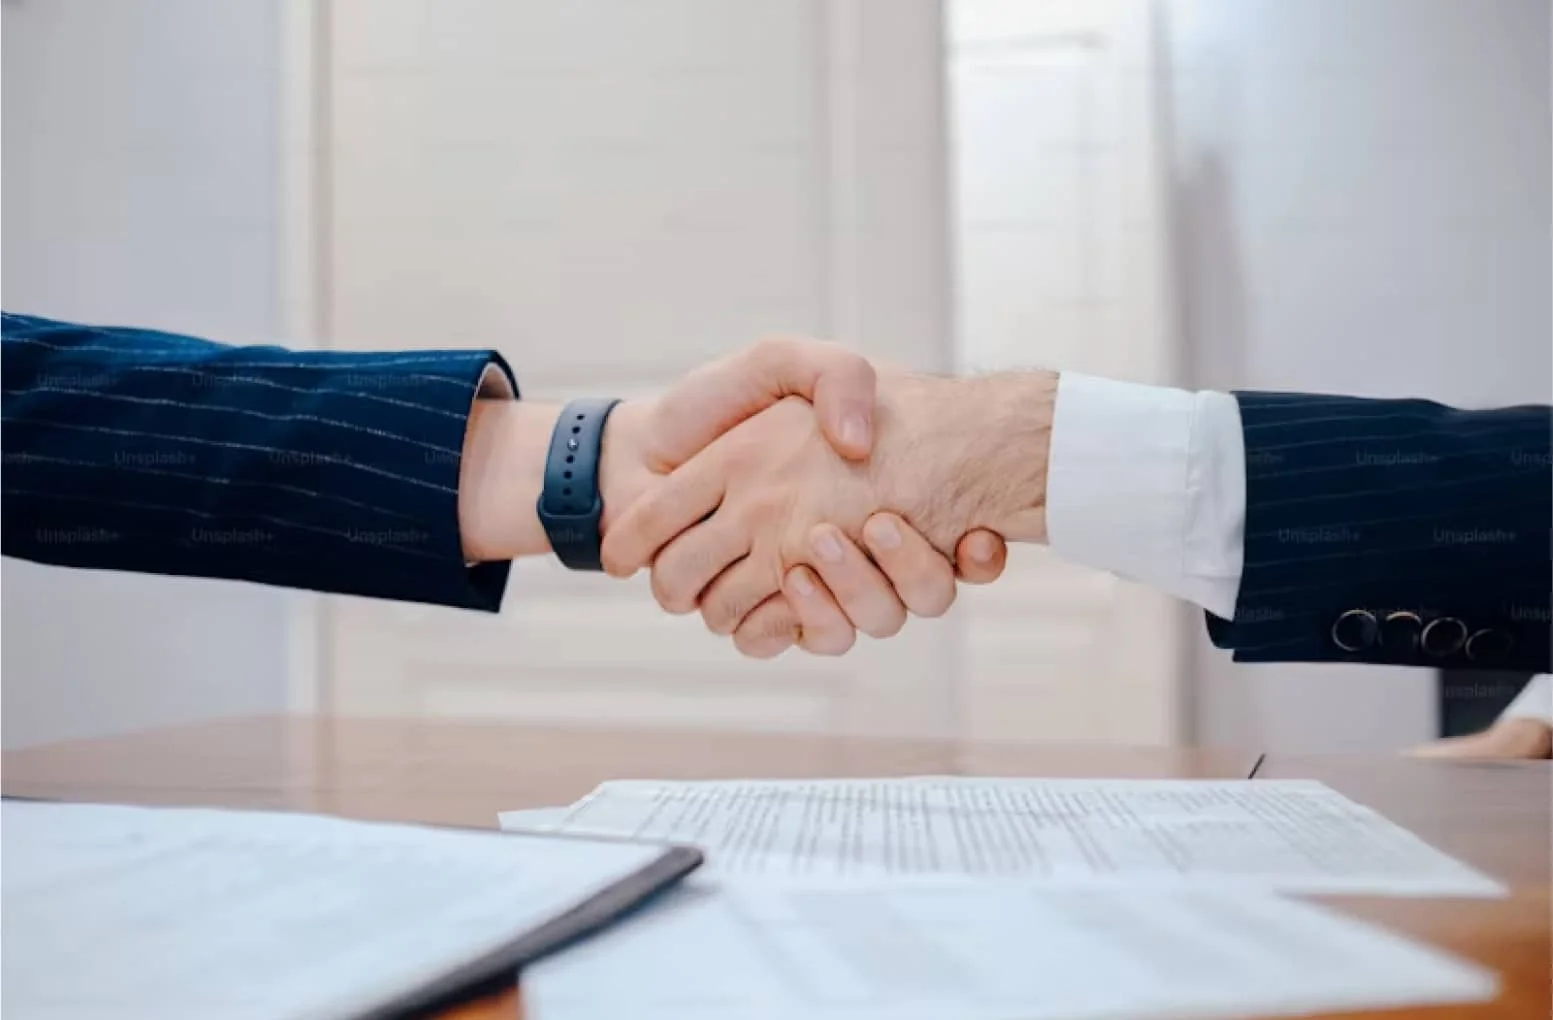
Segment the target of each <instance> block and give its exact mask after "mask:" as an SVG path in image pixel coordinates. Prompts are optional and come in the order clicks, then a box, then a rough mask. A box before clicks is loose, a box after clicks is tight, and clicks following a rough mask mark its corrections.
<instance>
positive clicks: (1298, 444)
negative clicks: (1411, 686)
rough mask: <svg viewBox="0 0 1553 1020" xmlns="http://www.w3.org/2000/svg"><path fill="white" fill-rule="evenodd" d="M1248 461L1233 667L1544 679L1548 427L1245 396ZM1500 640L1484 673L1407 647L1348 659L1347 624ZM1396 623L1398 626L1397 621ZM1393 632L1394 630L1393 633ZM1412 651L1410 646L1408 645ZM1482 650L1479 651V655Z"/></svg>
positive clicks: (1225, 628) (1524, 413)
mask: <svg viewBox="0 0 1553 1020" xmlns="http://www.w3.org/2000/svg"><path fill="white" fill-rule="evenodd" d="M1236 399H1237V400H1238V402H1239V405H1240V415H1241V428H1242V431H1243V435H1244V438H1245V447H1246V536H1245V567H1244V572H1243V574H1242V576H1241V583H1240V595H1239V600H1238V602H1237V605H1236V610H1235V619H1234V620H1233V621H1225V620H1220V619H1217V618H1215V617H1213V616H1212V615H1210V616H1209V617H1208V631H1209V635H1210V636H1211V637H1212V639H1213V642H1214V644H1216V645H1218V646H1219V647H1221V648H1232V649H1234V650H1235V659H1236V660H1237V661H1241V662H1272V661H1285V662H1287V661H1306V662H1322V661H1353V662H1371V663H1383V664H1398V665H1433V666H1440V667H1446V668H1448V667H1456V666H1463V667H1465V666H1472V667H1476V668H1482V667H1484V666H1485V665H1492V666H1496V667H1500V668H1505V669H1513V670H1523V671H1524V670H1529V671H1532V672H1548V671H1549V669H1550V666H1549V646H1550V640H1553V637H1550V635H1553V629H1550V623H1549V621H1550V616H1553V614H1550V608H1553V607H1550V591H1553V576H1550V571H1553V558H1550V555H1549V539H1550V533H1553V532H1550V529H1553V443H1550V434H1553V411H1550V409H1549V408H1547V407H1531V406H1527V407H1514V408H1504V409H1500V410H1490V411H1460V410H1455V409H1453V408H1448V407H1442V406H1440V405H1439V404H1434V403H1430V402H1428V401H1424V400H1367V399H1362V398H1356V397H1325V396H1305V395H1299V394H1276V393H1238V394H1236ZM1353 609H1362V610H1366V611H1368V612H1370V613H1371V614H1373V615H1374V617H1375V618H1376V619H1377V620H1380V621H1384V620H1386V619H1387V617H1389V616H1391V615H1392V614H1396V613H1411V614H1415V615H1416V616H1417V617H1418V618H1419V620H1420V621H1421V622H1422V624H1423V625H1427V624H1428V623H1429V622H1430V621H1432V620H1435V619H1442V618H1454V619H1458V620H1460V621H1461V622H1462V623H1463V624H1464V626H1465V629H1466V631H1467V633H1468V634H1469V635H1470V634H1476V633H1478V632H1480V631H1492V632H1497V633H1498V634H1499V635H1500V636H1501V637H1503V636H1508V638H1509V639H1510V641H1511V644H1510V645H1509V647H1508V650H1507V651H1503V652H1501V654H1499V655H1498V656H1497V661H1494V662H1492V663H1485V662H1483V661H1473V660H1471V659H1469V658H1468V655H1467V651H1466V649H1465V647H1463V648H1461V649H1460V650H1458V651H1456V652H1454V653H1451V654H1446V655H1443V656H1435V655H1428V654H1425V652H1424V651H1423V650H1422V649H1419V648H1417V647H1416V646H1415V645H1413V644H1411V643H1409V642H1408V641H1406V640H1392V641H1387V640H1385V636H1384V634H1383V635H1381V636H1379V637H1378V638H1377V640H1376V642H1375V643H1374V644H1373V645H1372V646H1371V647H1368V648H1364V649H1361V650H1360V651H1357V652H1344V651H1343V650H1342V649H1341V648H1340V647H1339V646H1338V644H1337V643H1336V642H1335V641H1334V640H1333V638H1332V629H1333V626H1334V624H1335V623H1336V622H1337V620H1338V618H1339V617H1340V616H1341V615H1342V614H1343V613H1344V612H1346V611H1349V610H1353ZM1401 619H1403V620H1405V618H1401ZM1399 622H1401V621H1400V620H1399ZM1404 636H1405V635H1404ZM1485 644H1486V643H1485Z"/></svg>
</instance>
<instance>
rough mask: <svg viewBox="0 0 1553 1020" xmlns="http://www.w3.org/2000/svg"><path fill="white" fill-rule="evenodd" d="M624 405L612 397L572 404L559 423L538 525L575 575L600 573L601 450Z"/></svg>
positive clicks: (553, 437) (552, 441)
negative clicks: (619, 406)
mask: <svg viewBox="0 0 1553 1020" xmlns="http://www.w3.org/2000/svg"><path fill="white" fill-rule="evenodd" d="M618 403H620V401H619V400H616V399H613V398H593V399H590V400H573V401H572V402H571V403H569V404H567V405H566V407H565V408H563V409H562V411H561V417H560V418H558V419H556V423H555V431H554V432H553V433H551V435H550V453H549V455H548V456H547V457H546V458H545V487H544V490H543V491H541V492H540V494H539V523H541V524H543V525H544V527H545V534H546V535H548V536H549V537H550V548H552V549H554V550H555V554H556V556H557V557H559V558H560V560H561V562H562V563H564V564H566V565H567V566H568V567H570V568H571V569H572V570H602V569H603V565H602V564H601V563H600V561H599V519H600V518H601V517H603V516H604V501H603V499H601V498H600V496H599V450H600V448H601V447H602V446H603V443H604V422H605V421H607V420H608V419H609V412H611V411H613V410H614V409H615V405H616V404H618Z"/></svg>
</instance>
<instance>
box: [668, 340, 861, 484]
mask: <svg viewBox="0 0 1553 1020" xmlns="http://www.w3.org/2000/svg"><path fill="white" fill-rule="evenodd" d="M876 383H877V380H876V378H875V375H874V368H873V365H872V364H870V363H869V361H868V359H867V358H864V357H863V356H862V355H860V354H856V353H854V352H852V351H849V350H847V349H845V348H843V347H839V346H837V345H836V344H828V343H822V342H820V341H818V340H799V339H787V338H782V339H773V340H763V341H761V342H760V343H758V344H755V345H754V346H753V347H749V348H746V349H745V350H742V351H739V352H737V353H735V354H731V355H729V356H727V357H725V358H721V359H719V360H717V361H714V362H711V363H710V364H707V365H703V366H701V367H700V368H697V369H695V370H694V371H692V372H690V373H689V374H688V375H686V376H685V377H684V379H682V380H681V381H680V382H679V383H678V384H677V385H675V386H674V388H673V389H671V390H670V391H669V392H668V393H667V394H665V396H664V398H663V399H662V400H660V401H658V402H657V405H656V408H655V410H654V413H653V420H652V422H651V424H650V427H649V429H648V433H649V439H648V445H647V453H648V463H649V465H650V466H651V467H652V468H653V470H655V471H659V472H666V471H672V470H674V469H675V468H677V467H679V466H680V465H681V464H683V463H685V462H686V461H688V460H689V459H690V458H691V457H693V456H695V455H696V453H698V452H699V451H700V450H702V449H703V448H705V447H706V446H708V445H709V444H710V443H711V442H712V441H713V440H714V439H716V438H717V437H718V436H720V435H722V434H723V433H724V432H727V431H728V430H729V429H731V428H733V427H734V426H735V425H737V424H739V422H741V421H743V420H744V419H746V418H749V417H751V416H753V415H755V414H758V413H759V412H761V411H763V410H765V409H766V408H768V407H770V406H771V405H772V404H774V403H776V402H777V401H778V400H781V399H782V398H783V397H787V396H795V395H796V396H800V397H803V398H804V399H805V400H808V401H809V402H810V403H812V404H814V406H815V411H816V413H817V414H818V416H819V419H820V426H821V428H822V429H823V430H824V432H825V435H826V437H827V438H828V439H829V441H830V443H831V445H832V446H834V447H835V448H836V451H837V452H838V453H840V454H841V455H842V456H844V457H850V458H852V459H854V460H860V459H862V458H864V457H866V456H868V453H869V450H870V449H871V448H872V446H873V412H874V395H875V389H876Z"/></svg>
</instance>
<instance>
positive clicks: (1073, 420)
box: [1046, 372, 1246, 619]
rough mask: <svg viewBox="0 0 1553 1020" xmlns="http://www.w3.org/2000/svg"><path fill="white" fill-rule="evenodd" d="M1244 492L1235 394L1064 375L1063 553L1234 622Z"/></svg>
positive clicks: (1052, 504) (1057, 433)
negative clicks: (1233, 395)
mask: <svg viewBox="0 0 1553 1020" xmlns="http://www.w3.org/2000/svg"><path fill="white" fill-rule="evenodd" d="M1245 489H1246V486H1245V447H1244V440H1243V438H1242V436H1241V431H1240V409H1239V406H1238V405H1237V404H1236V403H1235V399H1234V397H1232V396H1230V395H1228V394H1225V393H1216V392H1211V391H1205V392H1201V393H1191V392H1188V391H1185V390H1177V389H1170V388H1167V387H1161V386H1143V385H1139V384H1137V383H1125V382H1115V381H1112V380H1109V379H1099V378H1096V377H1093V376H1085V375H1078V374H1074V373H1070V372H1064V373H1063V374H1062V376H1061V377H1060V380H1059V382H1058V385H1057V401H1056V408H1055V412H1054V417H1053V421H1052V437H1051V455H1050V460H1049V462H1048V465H1047V482H1046V530H1047V536H1048V540H1049V541H1050V543H1051V547H1052V549H1053V550H1055V551H1056V552H1057V553H1059V554H1060V555H1062V556H1063V557H1065V558H1067V559H1070V560H1074V561H1076V562H1079V563H1083V564H1085V565H1087V566H1091V567H1096V568H1098V569H1101V570H1106V571H1110V572H1111V573H1114V574H1118V575H1120V576H1122V577H1127V578H1130V579H1133V580H1137V581H1141V582H1143V583H1145V584H1149V585H1152V586H1154V587H1156V588H1158V589H1160V590H1162V591H1164V592H1167V593H1169V594H1171V595H1175V596H1176V597H1178V598H1183V599H1187V600H1189V601H1191V602H1194V603H1196V604H1197V605H1199V606H1202V607H1203V608H1204V609H1206V610H1208V611H1209V612H1211V613H1213V614H1214V615H1216V616H1220V617H1223V618H1225V619H1231V618H1233V616H1234V614H1235V597H1236V593H1237V591H1238V589H1239V587H1240V574H1241V565H1242V562H1243V556H1244V554H1243V550H1242V543H1243V541H1244V537H1245V501H1246V497H1245Z"/></svg>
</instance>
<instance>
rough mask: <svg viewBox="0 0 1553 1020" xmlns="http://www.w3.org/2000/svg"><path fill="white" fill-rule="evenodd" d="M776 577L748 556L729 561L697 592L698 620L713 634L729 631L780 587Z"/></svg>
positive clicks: (728, 632)
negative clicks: (734, 561)
mask: <svg viewBox="0 0 1553 1020" xmlns="http://www.w3.org/2000/svg"><path fill="white" fill-rule="evenodd" d="M780 583H781V582H780V579H779V578H775V577H773V576H772V572H771V570H770V568H768V567H765V566H758V565H756V562H755V560H754V559H753V558H752V557H749V556H746V557H745V558H744V559H742V560H740V561H739V562H737V563H735V564H733V566H731V567H729V568H728V569H727V570H724V571H723V572H722V573H721V574H718V575H717V577H716V579H715V580H713V581H712V583H711V584H709V585H707V587H706V590H705V591H703V592H702V593H701V619H703V620H705V621H706V625H707V627H708V628H709V629H710V630H711V631H712V632H713V633H715V634H732V633H733V632H734V631H735V630H737V629H738V626H739V621H740V620H742V619H744V618H745V617H746V616H748V615H749V614H750V613H751V612H753V611H754V609H755V607H756V606H758V605H760V604H761V603H762V602H764V601H766V599H767V598H768V597H769V596H771V595H775V594H776V593H777V592H778V591H779V590H780Z"/></svg>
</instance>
